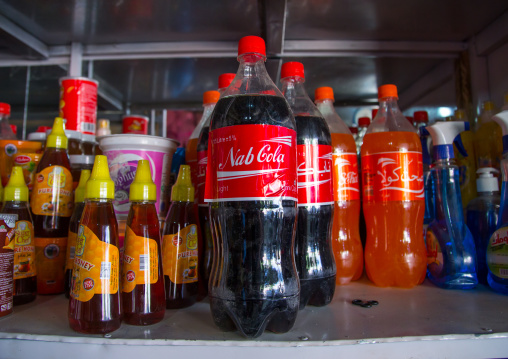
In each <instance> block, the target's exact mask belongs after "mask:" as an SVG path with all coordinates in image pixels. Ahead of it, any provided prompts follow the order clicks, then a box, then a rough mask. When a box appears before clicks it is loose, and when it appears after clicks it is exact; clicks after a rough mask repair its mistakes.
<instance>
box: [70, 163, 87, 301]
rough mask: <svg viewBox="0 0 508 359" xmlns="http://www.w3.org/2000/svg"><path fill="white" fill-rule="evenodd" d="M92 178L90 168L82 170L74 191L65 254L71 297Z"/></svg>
mask: <svg viewBox="0 0 508 359" xmlns="http://www.w3.org/2000/svg"><path fill="white" fill-rule="evenodd" d="M89 178H90V170H82V171H81V175H80V177H79V183H78V186H77V187H76V190H75V191H74V211H73V212H72V216H71V221H70V224H69V236H68V239H67V253H66V255H65V283H64V289H65V296H66V297H67V298H69V295H70V290H71V284H72V270H73V268H74V253H75V252H76V238H78V228H79V221H80V220H81V215H82V214H83V210H84V209H85V189H86V182H87V181H88V179H89Z"/></svg>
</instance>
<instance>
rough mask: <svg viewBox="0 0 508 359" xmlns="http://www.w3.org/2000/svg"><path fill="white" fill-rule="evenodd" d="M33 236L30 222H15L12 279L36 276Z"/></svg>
mask: <svg viewBox="0 0 508 359" xmlns="http://www.w3.org/2000/svg"><path fill="white" fill-rule="evenodd" d="M33 235H34V230H33V226H32V222H29V221H16V226H15V227H14V279H22V278H29V277H33V276H35V275H36V274H37V269H36V264H35V241H34V236H33Z"/></svg>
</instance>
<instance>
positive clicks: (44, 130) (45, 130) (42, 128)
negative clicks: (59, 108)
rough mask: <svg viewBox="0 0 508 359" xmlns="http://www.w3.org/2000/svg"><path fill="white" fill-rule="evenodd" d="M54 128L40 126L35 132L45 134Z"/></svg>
mask: <svg viewBox="0 0 508 359" xmlns="http://www.w3.org/2000/svg"><path fill="white" fill-rule="evenodd" d="M52 128H53V127H51V126H39V127H37V131H35V132H44V133H46V132H47V131H48V130H51V129H52Z"/></svg>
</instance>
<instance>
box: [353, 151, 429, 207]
mask: <svg viewBox="0 0 508 359" xmlns="http://www.w3.org/2000/svg"><path fill="white" fill-rule="evenodd" d="M362 175H363V196H364V197H363V200H364V202H383V201H417V200H420V201H423V200H424V186H423V162H422V154H421V152H381V153H375V154H371V155H366V156H362Z"/></svg>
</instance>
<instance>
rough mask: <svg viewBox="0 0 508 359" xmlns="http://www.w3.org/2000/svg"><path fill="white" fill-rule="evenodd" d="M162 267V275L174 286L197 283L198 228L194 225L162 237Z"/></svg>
mask: <svg viewBox="0 0 508 359" xmlns="http://www.w3.org/2000/svg"><path fill="white" fill-rule="evenodd" d="M162 267H163V269H164V275H167V276H168V277H169V279H170V280H171V282H173V283H175V284H182V283H193V282H197V280H198V227H197V226H196V225H195V224H191V225H189V226H187V227H185V228H183V229H181V230H180V231H179V232H178V233H174V234H166V235H165V236H164V239H163V243H162Z"/></svg>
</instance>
